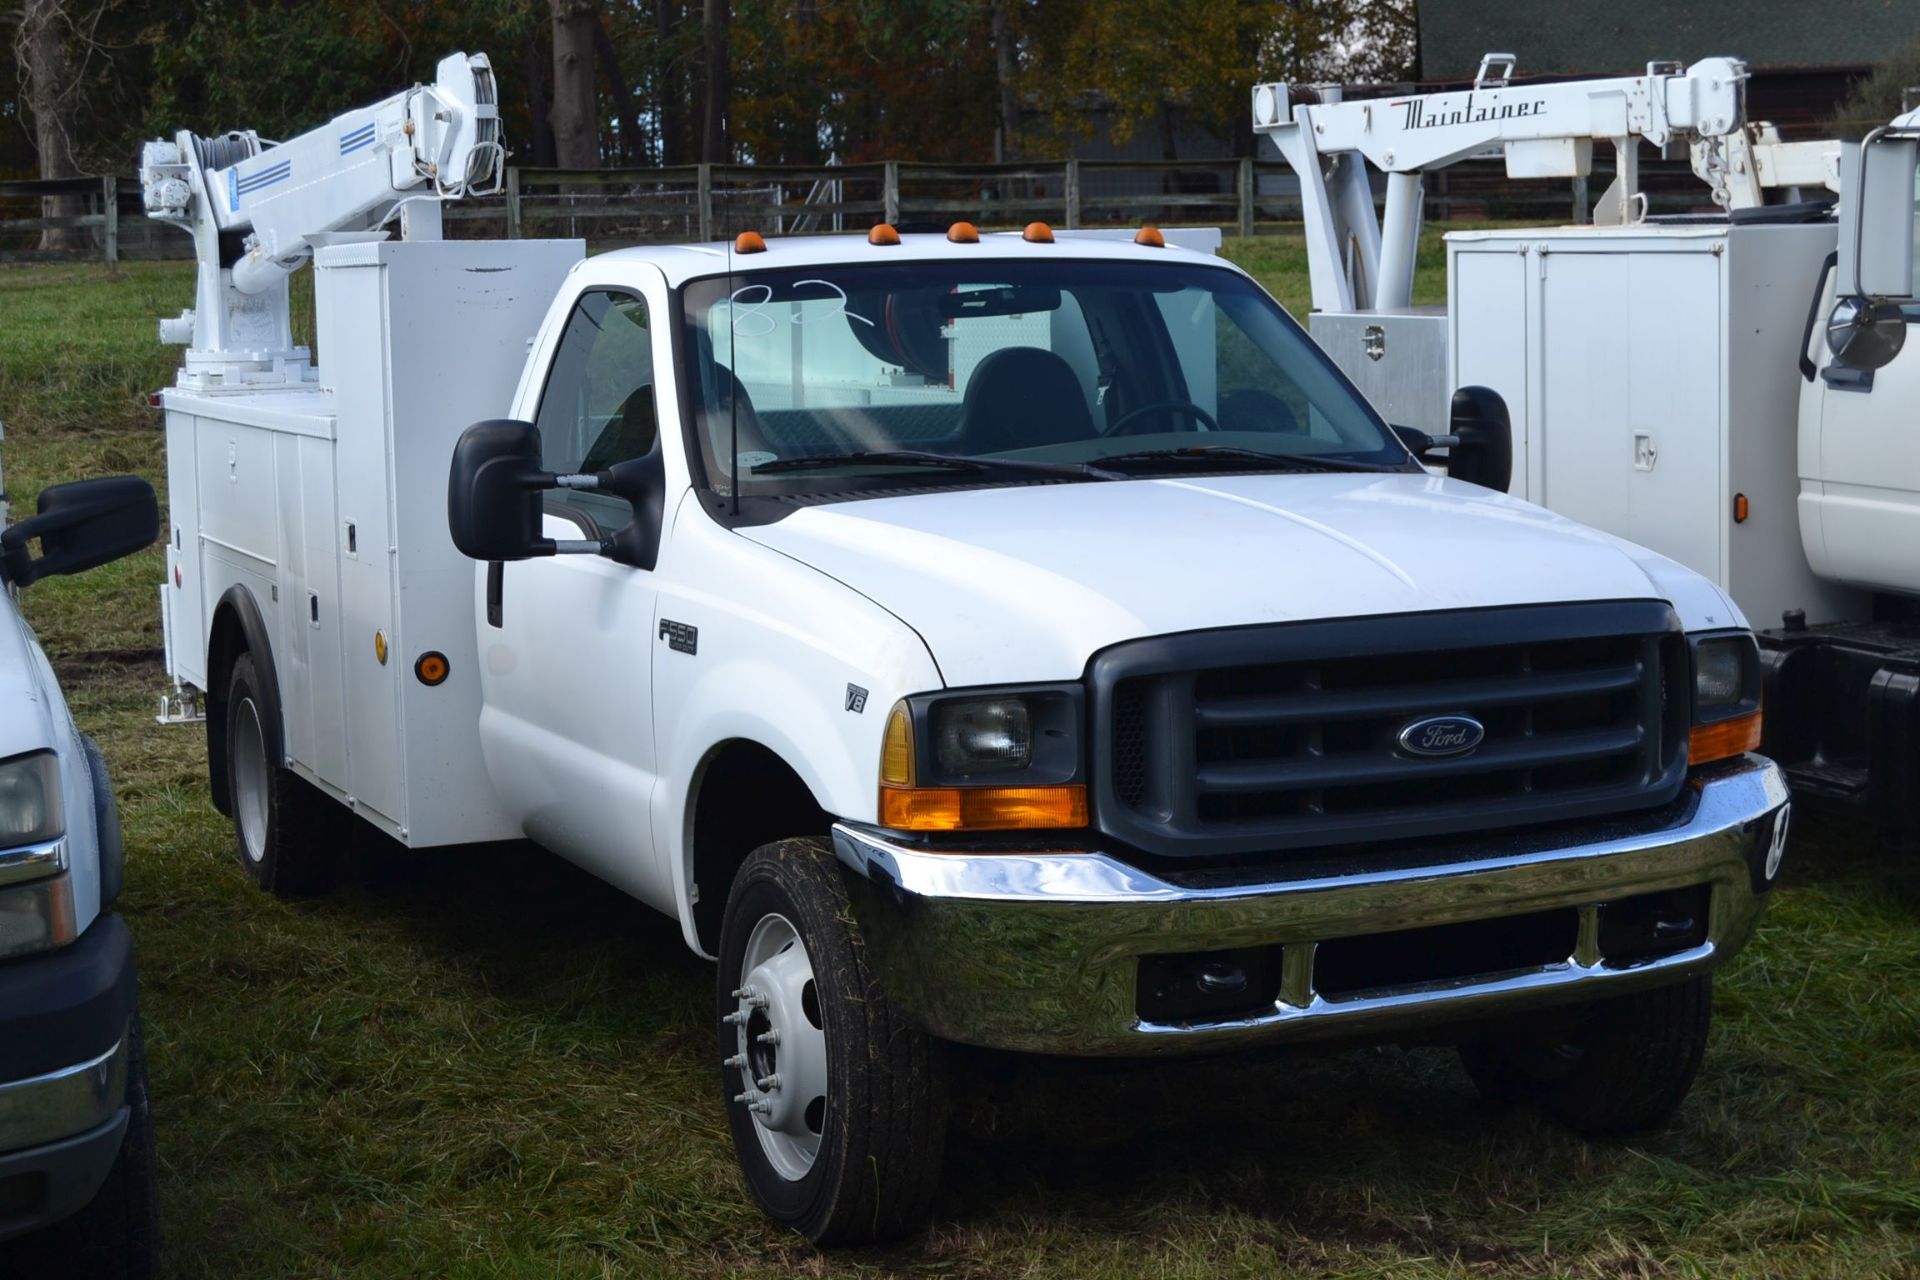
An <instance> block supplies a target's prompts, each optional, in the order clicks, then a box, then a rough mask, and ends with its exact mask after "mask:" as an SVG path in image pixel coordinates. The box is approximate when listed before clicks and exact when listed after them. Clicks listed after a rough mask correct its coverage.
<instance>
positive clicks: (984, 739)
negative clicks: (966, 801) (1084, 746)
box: [933, 697, 1033, 778]
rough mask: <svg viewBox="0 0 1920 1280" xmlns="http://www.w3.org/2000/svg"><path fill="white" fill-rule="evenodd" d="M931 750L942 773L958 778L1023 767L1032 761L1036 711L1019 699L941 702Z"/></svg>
mask: <svg viewBox="0 0 1920 1280" xmlns="http://www.w3.org/2000/svg"><path fill="white" fill-rule="evenodd" d="M933 750H934V759H935V760H936V761H938V762H939V765H940V772H941V773H943V774H950V775H952V776H955V777H962V778H964V777H970V776H972V775H973V774H976V773H1005V772H1007V771H1008V770H1010V769H1025V768H1026V767H1027V766H1029V765H1031V764H1032V763H1033V713H1032V712H1031V711H1030V710H1028V708H1027V703H1026V700H1025V699H1024V698H1017V697H1015V698H975V699H970V700H968V701H966V702H943V703H939V704H938V705H936V706H935V707H934V711H933Z"/></svg>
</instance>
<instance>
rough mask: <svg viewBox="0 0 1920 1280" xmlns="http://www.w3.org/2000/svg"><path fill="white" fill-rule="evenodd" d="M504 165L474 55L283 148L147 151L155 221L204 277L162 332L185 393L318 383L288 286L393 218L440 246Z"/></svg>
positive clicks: (248, 136) (183, 141) (193, 145)
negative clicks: (456, 207)
mask: <svg viewBox="0 0 1920 1280" xmlns="http://www.w3.org/2000/svg"><path fill="white" fill-rule="evenodd" d="M505 158H506V152H505V149H504V148H503V147H502V145H501V142H500V117H499V108H498V93H497V90H496V87H495V82H494V76H493V68H492V65H491V64H490V63H489V62H488V61H487V57H486V55H485V54H478V53H476V54H472V55H468V54H464V53H456V54H451V55H449V56H448V57H446V58H443V59H442V60H441V61H440V63H439V65H438V67H436V68H435V75H434V82H433V83H432V84H429V85H415V86H413V87H412V88H410V89H407V90H404V91H402V92H400V93H396V94H394V95H393V96H392V97H390V98H387V99H385V100H384V101H382V102H377V103H374V104H373V105H372V106H368V107H361V108H359V109H358V110H355V111H349V112H347V113H345V114H344V115H340V116H336V117H335V118H334V119H333V120H332V121H330V122H329V123H327V124H325V125H322V126H321V127H320V128H318V129H314V130H312V131H310V132H308V133H304V134H301V135H300V136H299V137H297V138H293V139H290V140H288V141H286V142H280V143H267V142H263V141H262V140H261V139H260V138H259V137H258V136H257V135H256V134H255V133H254V132H253V131H252V130H244V131H237V132H233V133H228V134H224V135H222V136H220V137H217V138H202V137H199V136H197V135H195V134H193V133H190V132H187V131H185V130H182V131H181V132H180V133H178V134H176V135H175V136H174V139H173V141H171V142H168V141H164V140H162V141H155V142H149V143H147V144H146V146H145V148H143V150H142V152H141V165H140V169H141V172H140V178H141V188H142V195H143V197H144V200H145V203H146V210H147V215H148V216H149V217H152V218H156V219H158V220H160V221H163V222H171V223H173V224H175V225H177V226H181V227H184V228H186V229H187V230H189V231H190V232H192V234H193V238H194V249H195V256H196V257H197V258H198V259H199V263H200V272H199V282H198V286H197V289H196V294H195V306H194V308H193V309H192V310H191V311H186V312H182V313H181V314H180V316H178V317H177V318H175V319H171V320H162V321H161V322H160V338H161V340H162V341H163V342H181V343H187V344H189V345H188V351H187V358H186V360H185V361H184V362H183V364H182V366H181V369H180V375H179V385H181V386H183V387H196V388H199V389H202V390H217V389H221V388H258V387H260V386H264V385H274V384H282V383H298V382H301V381H305V380H308V379H309V378H310V377H311V376H312V374H311V368H310V365H309V354H308V352H307V350H306V349H305V348H303V347H296V346H295V345H294V343H293V336H292V327H291V323H290V320H289V316H288V311H287V277H288V276H289V275H291V274H292V273H293V272H294V271H296V270H298V269H299V268H300V266H301V264H302V263H304V262H306V261H307V260H308V259H309V258H311V257H312V256H313V250H314V248H315V247H316V246H318V245H321V244H326V243H330V242H338V241H340V240H342V239H345V238H352V237H356V236H360V237H366V238H370V239H379V238H384V236H385V234H386V233H385V231H384V230H383V228H385V227H386V225H387V224H388V223H389V222H391V221H392V220H393V219H394V218H395V217H396V216H397V217H399V218H400V221H401V234H402V236H403V237H404V238H406V239H409V240H422V239H427V240H431V239H438V238H439V236H440V202H441V201H445V200H458V199H461V198H463V197H465V196H468V195H487V194H491V193H492V192H494V191H497V190H498V189H499V185H500V176H501V170H502V166H503V164H504V162H505Z"/></svg>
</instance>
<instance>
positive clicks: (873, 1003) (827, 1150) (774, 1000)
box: [715, 840, 946, 1244]
mask: <svg viewBox="0 0 1920 1280" xmlns="http://www.w3.org/2000/svg"><path fill="white" fill-rule="evenodd" d="M715 1004H716V1011H715V1012H716V1018H717V1019H718V1025H719V1033H718V1047H719V1053H720V1057H721V1059H722V1065H721V1072H720V1077H721V1088H722V1093H723V1096H724V1099H725V1103H726V1107H727V1120H728V1124H729V1127H730V1128H731V1129H732V1131H733V1145H734V1152H735V1154H736V1156H737V1157H738V1158H739V1161H740V1169H741V1172H742V1173H743V1174H744V1175H745V1176H746V1180H747V1186H748V1189H749V1190H751V1191H752V1193H753V1197H754V1199H755V1200H756V1201H758V1202H759V1204H760V1207H761V1208H762V1209H763V1210H765V1211H766V1213H767V1215H768V1216H769V1217H771V1218H772V1219H773V1220H774V1221H776V1222H778V1223H780V1224H781V1225H783V1226H788V1227H792V1228H793V1229H794V1230H796V1231H799V1232H801V1233H803V1234H804V1235H806V1236H807V1237H808V1238H809V1239H810V1240H812V1241H813V1242H814V1243H816V1244H853V1243H859V1242H862V1241H867V1240H876V1239H884V1238H886V1237H889V1236H897V1235H900V1234H901V1233H903V1232H906V1231H910V1230H912V1229H913V1228H914V1227H916V1226H918V1225H919V1224H920V1223H921V1222H922V1221H924V1220H925V1218H926V1216H927V1213H928V1211H929V1209H930V1208H931V1206H932V1201H933V1193H934V1189H935V1187H936V1186H937V1185H938V1182H939V1177H940V1160H941V1154H942V1148H943V1147H944V1145H945V1136H946V1114H945V1104H946V1074H945V1066H946V1064H945V1056H944V1051H943V1046H942V1045H941V1044H940V1043H939V1042H938V1041H937V1040H935V1039H934V1038H933V1037H931V1036H929V1035H928V1034H927V1033H926V1032H925V1031H923V1030H921V1029H920V1028H919V1027H918V1026H916V1025H914V1024H913V1023H912V1022H910V1021H909V1020H908V1019H907V1018H906V1017H905V1016H904V1015H903V1014H902V1013H901V1012H900V1011H898V1010H896V1009H895V1008H894V1007H893V1005H892V1004H891V1003H889V1002H888V1000H887V998H886V995H885V993H884V992H882V991H881V989H880V986H879V984H878V983H877V982H876V981H875V980H874V977H873V975H872V973H871V972H869V970H868V969H867V964H866V957H865V953H864V950H863V949H862V947H861V944H860V939H859V936H858V934H857V933H856V932H855V930H854V928H853V925H852V923H851V916H850V914H849V911H848V906H847V896H846V888H845V886H844V885H843V884H842V883H841V881H840V873H839V870H838V868H837V867H836V866H835V864H834V861H833V854H832V851H831V849H830V848H828V846H827V844H826V842H825V841H821V840H781V841H777V842H775V843H773V844H769V845H764V846H762V847H761V848H759V849H757V850H755V851H754V852H753V854H752V855H751V856H750V857H749V858H748V859H747V861H746V863H745V864H744V865H743V866H742V867H741V868H740V872H739V874H738V875H737V876H735V877H734V882H733V889H732V892H730V893H729V894H728V895H727V907H726V915H725V917H724V919H723V920H722V923H721V932H720V974H719V986H718V994H717V999H716V1001H715Z"/></svg>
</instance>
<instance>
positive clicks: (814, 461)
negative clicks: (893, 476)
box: [748, 449, 1126, 480]
mask: <svg viewBox="0 0 1920 1280" xmlns="http://www.w3.org/2000/svg"><path fill="white" fill-rule="evenodd" d="M861 466H874V467H944V468H946V469H948V470H951V471H1000V472H1006V473H1008V474H1015V475H1034V476H1067V477H1070V478H1072V479H1075V480H1086V479H1093V480H1124V479H1126V477H1125V476H1123V475H1120V474H1119V473H1117V472H1113V471H1104V470H1102V469H1101V468H1099V467H1097V466H1094V465H1093V464H1092V463H1090V462H1029V461H1022V460H1020V459H1017V458H960V457H955V456H954V455H952V454H948V453H929V452H927V451H926V450H924V449H874V450H862V451H859V452H855V453H820V454H814V455H811V456H809V457H805V458H776V459H775V460H774V461H772V462H762V463H759V464H758V465H756V466H753V467H750V468H748V470H749V471H750V472H751V473H752V474H753V475H756V476H764V475H777V474H779V473H780V472H783V471H819V470H824V469H827V468H831V467H861Z"/></svg>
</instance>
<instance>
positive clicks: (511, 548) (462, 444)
mask: <svg viewBox="0 0 1920 1280" xmlns="http://www.w3.org/2000/svg"><path fill="white" fill-rule="evenodd" d="M556 479H557V477H556V476H554V475H553V473H551V472H549V471H544V470H542V469H541V467H540V429H539V428H538V427H536V426H534V425H533V424H532V423H531V422H518V421H515V420H514V419H511V418H495V419H491V420H489V421H487V422H476V423H474V424H473V425H472V426H470V427H468V428H467V429H466V430H465V431H462V432H461V433H460V440H459V443H457V444H455V445H454V446H453V465H452V467H451V468H450V469H449V471H448V474H447V530H448V532H450V533H451V534H452V535H453V545H454V546H456V547H458V548H459V549H460V552H461V554H462V555H466V556H470V557H472V558H473V559H475V560H527V559H531V558H532V557H534V556H550V555H552V554H554V552H555V551H557V550H559V547H558V545H557V544H556V543H555V542H554V540H553V539H552V538H547V537H542V536H541V532H540V516H541V510H540V493H541V491H542V490H544V489H551V488H553V487H554V482H555V480H556Z"/></svg>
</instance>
